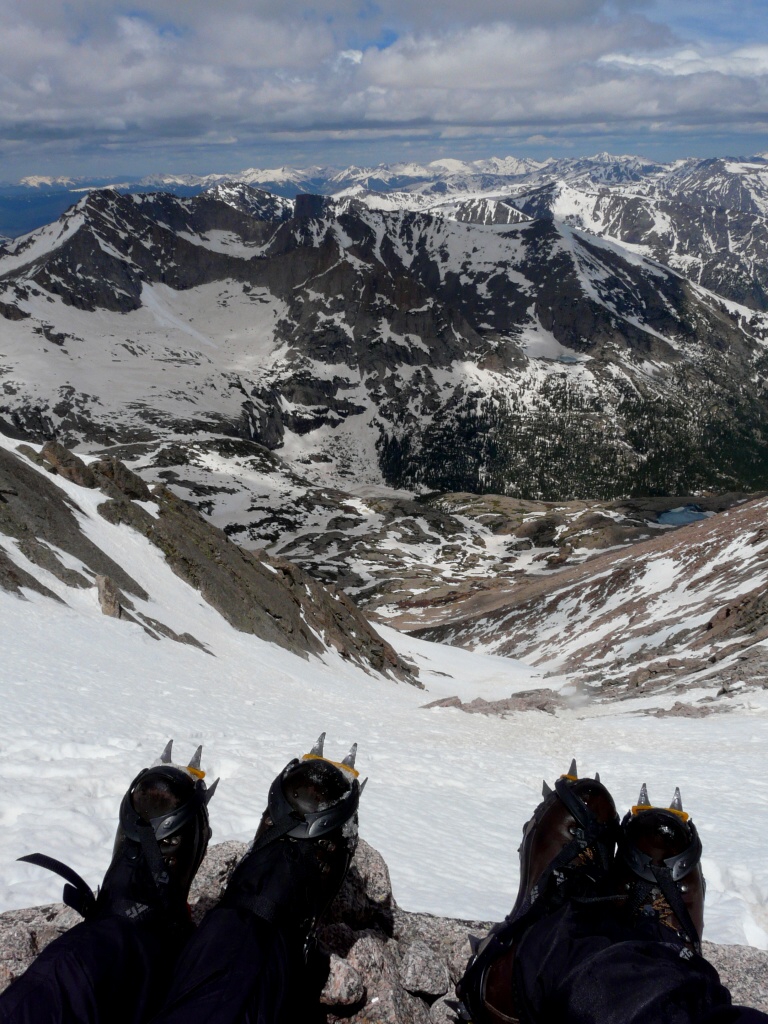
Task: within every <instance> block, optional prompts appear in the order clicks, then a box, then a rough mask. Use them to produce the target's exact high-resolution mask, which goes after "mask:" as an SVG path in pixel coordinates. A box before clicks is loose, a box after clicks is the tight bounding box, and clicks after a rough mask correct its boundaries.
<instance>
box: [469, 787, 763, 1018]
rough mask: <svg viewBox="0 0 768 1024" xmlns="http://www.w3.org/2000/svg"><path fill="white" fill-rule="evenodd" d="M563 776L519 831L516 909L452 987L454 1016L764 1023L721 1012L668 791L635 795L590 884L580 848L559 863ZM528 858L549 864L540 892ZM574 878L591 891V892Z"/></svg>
mask: <svg viewBox="0 0 768 1024" xmlns="http://www.w3.org/2000/svg"><path fill="white" fill-rule="evenodd" d="M572 774H573V775H575V772H572ZM565 778H566V780H568V782H569V785H568V789H566V788H565V786H564V783H563V779H561V780H558V784H557V785H556V791H555V793H554V794H552V793H550V794H548V795H546V796H545V799H544V801H543V803H542V804H540V805H539V807H538V808H537V810H536V812H535V813H534V817H533V818H532V819H531V822H529V824H528V826H526V830H525V838H524V841H523V846H522V847H521V884H520V893H519V896H518V901H517V904H516V909H517V908H521V909H522V913H520V912H519V911H518V912H517V913H516V910H513V913H512V914H511V915H510V917H509V918H508V919H507V921H506V922H503V923H502V924H501V925H499V926H496V928H495V929H494V931H493V932H492V933H491V935H490V936H489V937H488V939H486V940H485V942H484V943H483V944H482V945H481V947H480V949H479V951H478V953H477V954H476V955H475V956H474V957H473V959H472V960H470V963H469V965H468V968H467V972H466V974H465V976H464V978H463V979H462V981H461V982H460V984H459V986H457V993H458V995H459V997H460V999H462V1001H463V1003H464V1019H465V1020H469V1019H471V1020H472V1021H473V1022H474V1024H506V1022H510V1021H513V1022H514V1021H518V1020H519V1021H522V1022H523V1024H550V1022H551V1021H568V1022H569V1024H731V1022H732V1024H758V1022H761V1024H768V1016H766V1015H765V1014H762V1013H760V1012H759V1011H757V1010H750V1009H747V1008H743V1007H734V1006H732V1005H731V997H730V994H729V992H728V991H727V989H725V988H724V987H723V986H722V985H721V983H720V979H719V978H718V975H717V972H716V971H715V969H714V967H712V965H711V964H709V963H708V962H707V961H706V960H705V959H704V958H703V957H702V956H701V955H700V935H701V928H702V922H703V901H704V880H703V877H702V874H701V868H700V857H701V844H700V841H699V839H698V834H697V832H696V829H695V827H694V826H693V823H692V822H690V820H689V818H688V815H687V814H685V812H683V810H682V806H681V804H680V800H679V793H676V794H675V799H674V800H673V804H672V806H671V807H670V808H654V807H652V806H651V805H650V804H649V802H648V799H647V793H646V791H645V787H643V790H642V792H641V798H640V800H639V801H638V804H637V805H636V806H635V807H633V809H632V811H631V812H630V813H629V814H628V815H627V816H626V817H625V819H624V821H623V822H622V828H621V833H620V837H619V850H618V855H617V857H616V861H615V864H614V867H613V869H612V870H611V871H610V872H606V875H605V876H604V879H603V880H604V881H606V880H607V883H608V884H607V886H605V885H603V886H599V885H597V884H596V882H597V876H596V875H595V873H594V871H592V870H591V868H592V867H593V866H596V864H597V858H596V854H595V852H594V851H590V850H589V847H588V846H585V848H584V854H583V855H582V857H581V858H579V859H577V860H575V861H571V860H569V859H568V858H569V857H570V849H571V848H570V845H569V837H571V836H574V835H576V838H578V832H579V826H578V818H579V813H578V808H575V809H573V810H574V813H572V814H571V817H570V819H566V818H565V817H564V814H565V810H567V809H568V808H567V807H566V806H565V804H567V803H568V802H569V800H568V798H569V795H576V794H577V793H578V788H577V785H576V784H575V782H574V781H573V780H572V779H571V778H570V776H566V777H565ZM579 781H581V780H579ZM586 784H587V783H586V781H585V785H586ZM558 796H559V797H560V800H561V802H563V804H564V806H563V807H558V804H557V802H556V797H558ZM588 809H589V808H588ZM603 819H604V820H606V821H607V818H606V816H605V815H603ZM582 829H583V826H582ZM527 843H528V845H529V847H530V849H528V850H527V849H526V844H527ZM537 851H538V852H539V853H541V854H542V855H545V854H546V855H549V856H551V857H552V860H551V862H550V865H549V868H548V869H546V870H545V871H544V872H543V874H542V877H543V878H544V879H546V880H547V887H545V888H543V889H542V886H541V885H540V884H539V883H536V882H534V884H533V885H532V886H531V879H532V878H533V877H534V876H533V875H531V873H530V872H526V859H528V860H530V859H531V858H530V854H531V852H533V853H534V854H536V853H537ZM611 854H612V851H611ZM585 858H586V860H585ZM564 859H567V860H568V863H567V864H566V865H563V863H562V862H563V860H564ZM533 860H534V861H536V860H537V857H536V856H534V857H533ZM538 860H539V861H540V860H541V858H538ZM585 867H586V870H584V869H585ZM539 870H540V867H539ZM574 871H575V877H574ZM534 874H535V873H534ZM553 875H554V876H555V878H556V879H557V881H556V883H555V884H553V883H552V876H553ZM585 881H586V882H590V883H591V884H593V889H594V891H593V892H592V893H590V892H589V891H588V887H587V886H585V885H584V884H582V883H584V882H585ZM577 882H578V883H579V884H575V883H577ZM600 889H602V891H600ZM579 890H580V891H579ZM558 893H561V894H562V895H563V896H564V899H559V900H558ZM547 894H549V895H547Z"/></svg>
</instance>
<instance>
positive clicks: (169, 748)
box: [160, 740, 173, 764]
mask: <svg viewBox="0 0 768 1024" xmlns="http://www.w3.org/2000/svg"><path fill="white" fill-rule="evenodd" d="M172 753H173V740H168V742H167V743H166V744H165V750H163V752H162V754H161V755H160V764H170V763H171V756H172Z"/></svg>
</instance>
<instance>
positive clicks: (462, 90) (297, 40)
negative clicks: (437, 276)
mask: <svg viewBox="0 0 768 1024" xmlns="http://www.w3.org/2000/svg"><path fill="white" fill-rule="evenodd" d="M0 18H2V21H1V22H0V23H1V24H2V25H3V32H2V33H0V179H2V180H5V181H8V180H15V179H17V178H19V177H21V176H24V175H33V174H73V175H86V176H88V175H121V174H125V175H141V174H148V173H153V172H159V171H172V172H176V173H180V172H184V171H190V172H196V173H203V172H208V171H235V170H240V169H243V168H245V167H248V166H261V167H274V166H280V165H283V164H291V165H298V166H306V165H310V164H324V165H328V164H330V165H337V166H341V165H346V164H349V163H357V164H375V163H379V162H389V163H392V162H397V161H402V160H414V161H421V162H423V161H426V160H430V159H435V158H437V157H443V156H455V157H458V158H464V159H477V158H482V157H488V156H491V155H498V156H504V155H507V154H514V155H519V156H533V157H538V158H541V157H545V156H566V155H579V154H586V153H593V152H596V151H599V150H608V151H610V152H613V153H619V152H635V153H640V154H644V155H647V156H648V157H650V158H654V159H659V160H667V159H673V158H677V157H682V156H688V155H693V156H708V155H713V156H715V155H725V154H732V155H744V154H750V153H757V152H765V151H768V3H766V0H738V2H727V0H722V2H720V3H715V2H711V0H674V2H672V0H472V2H471V3H468V2H467V0H433V2H432V3H430V4H423V3H417V2H415V0H389V2H384V0H380V2H374V0H317V2H315V3H312V4H308V3H306V2H304V0H282V2H281V3H279V4H275V3H274V2H273V0H270V2H269V3H267V2H266V0H219V3H218V4H215V5H214V4H211V3H210V2H209V0H155V2H154V3H153V4H152V5H151V6H150V5H147V4H142V3H141V2H138V3H136V2H134V3H131V4H120V3H116V2H113V0H67V2H66V3H63V4H60V5H58V6H52V5H51V4H50V0H23V2H22V0H0Z"/></svg>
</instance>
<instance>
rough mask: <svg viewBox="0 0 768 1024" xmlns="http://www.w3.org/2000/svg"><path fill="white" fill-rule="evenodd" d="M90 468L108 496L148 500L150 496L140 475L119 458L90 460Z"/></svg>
mask: <svg viewBox="0 0 768 1024" xmlns="http://www.w3.org/2000/svg"><path fill="white" fill-rule="evenodd" d="M90 468H91V470H92V471H93V473H94V475H95V477H96V480H97V482H98V484H99V486H100V487H101V489H102V490H103V491H106V492H107V493H109V495H110V497H119V496H123V497H126V498H128V499H129V500H137V501H149V500H150V499H151V497H152V495H151V494H150V491H149V487H148V486H147V484H146V483H145V482H144V481H143V480H142V479H141V477H140V476H139V475H138V474H137V473H134V472H133V471H132V470H130V469H128V467H127V466H126V465H125V463H123V462H121V461H120V460H119V459H111V458H110V459H101V460H100V461H99V462H92V463H91V467H90ZM108 485H111V486H108ZM115 492H117V494H115Z"/></svg>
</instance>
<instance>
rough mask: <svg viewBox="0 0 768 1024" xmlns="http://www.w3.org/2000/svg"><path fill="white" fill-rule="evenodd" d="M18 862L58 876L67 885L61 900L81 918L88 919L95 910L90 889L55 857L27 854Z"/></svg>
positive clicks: (94, 898)
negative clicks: (35, 866)
mask: <svg viewBox="0 0 768 1024" xmlns="http://www.w3.org/2000/svg"><path fill="white" fill-rule="evenodd" d="M18 859H19V860H22V861H25V862H26V863H27V864H36V865H37V867H39V868H45V869H46V870H47V871H53V873H54V874H56V875H60V876H61V877H62V878H63V879H64V880H65V881H66V882H67V883H68V884H67V885H65V886H64V893H63V895H62V899H63V901H64V903H65V904H66V905H67V906H68V907H71V908H72V909H73V910H76V911H77V913H78V914H80V915H81V916H82V917H85V918H88V917H90V915H91V914H92V913H93V911H94V909H95V908H96V897H95V896H94V895H93V893H92V892H91V887H90V886H89V885H88V883H87V882H86V881H85V879H83V878H81V877H80V875H78V873H77V872H76V871H75V870H74V869H73V868H71V867H69V866H68V865H67V864H62V862H61V861H60V860H56V858H55V857H49V856H48V855H47V854H45V853H29V854H27V855H26V857H19V858H18Z"/></svg>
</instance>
